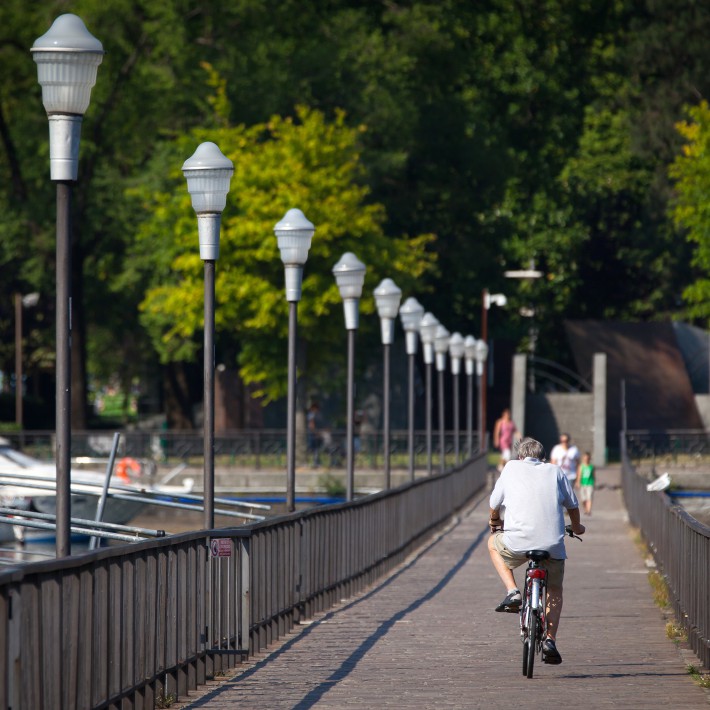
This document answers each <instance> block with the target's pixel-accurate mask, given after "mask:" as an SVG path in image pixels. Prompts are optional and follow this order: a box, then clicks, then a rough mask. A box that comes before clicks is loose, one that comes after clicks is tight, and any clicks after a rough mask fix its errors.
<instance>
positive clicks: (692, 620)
mask: <svg viewBox="0 0 710 710" xmlns="http://www.w3.org/2000/svg"><path fill="white" fill-rule="evenodd" d="M631 434H632V433H631V432H630V433H629V436H628V437H626V438H624V434H623V433H622V441H621V450H622V453H623V454H624V455H623V459H622V465H623V490H624V500H625V502H626V507H627V509H628V512H629V517H630V519H631V522H632V523H633V524H634V525H636V526H637V527H639V528H640V530H641V532H642V533H643V536H644V538H645V539H646V541H647V543H648V545H649V547H650V549H651V551H652V553H653V556H654V558H655V560H656V563H657V564H658V566H659V568H660V569H661V571H662V573H663V575H664V577H665V580H666V583H667V585H668V588H669V592H670V596H671V603H672V605H673V610H674V612H675V615H676V618H677V619H678V620H679V621H680V622H681V623H682V624H683V626H684V627H685V629H686V631H687V634H688V641H689V643H690V645H691V647H692V649H693V651H695V653H696V654H697V656H698V658H699V659H700V660H701V661H702V663H703V666H704V667H705V668H708V667H710V527H708V526H707V525H703V524H702V523H699V522H698V521H697V520H695V519H694V518H693V517H691V516H690V515H688V513H686V512H685V510H683V508H682V507H680V506H679V505H675V504H674V503H673V501H672V500H671V498H670V497H669V496H668V495H666V494H665V493H663V492H649V491H647V490H646V485H647V483H648V480H647V479H646V478H644V477H642V476H640V475H639V474H638V473H637V472H636V469H635V467H634V466H633V464H632V463H631V456H632V455H634V456H639V457H641V456H642V455H643V454H644V453H645V454H646V455H648V453H649V451H651V452H652V454H653V456H660V455H664V454H668V455H673V454H674V453H677V452H678V451H679V450H681V449H689V450H690V451H697V447H698V446H699V445H700V442H701V441H703V440H705V441H706V440H707V437H706V436H705V435H704V433H703V436H702V437H695V436H692V437H690V436H685V437H679V436H678V432H671V433H669V434H668V435H667V436H666V438H665V441H666V442H667V443H668V444H670V445H671V446H670V453H669V451H668V450H666V451H663V450H662V447H661V442H662V441H663V440H664V439H663V437H662V436H661V435H660V434H658V435H656V436H655V437H653V438H652V439H649V438H647V437H640V436H639V434H638V433H633V434H634V436H635V437H636V438H634V436H631ZM678 442H686V443H687V446H686V445H684V446H680V445H677V444H678ZM692 442H695V443H692ZM639 443H641V444H642V445H641V446H639Z"/></svg>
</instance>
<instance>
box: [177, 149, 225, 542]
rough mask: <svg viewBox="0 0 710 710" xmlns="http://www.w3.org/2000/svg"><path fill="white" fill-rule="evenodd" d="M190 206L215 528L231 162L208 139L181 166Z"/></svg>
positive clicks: (209, 515)
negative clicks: (222, 266) (223, 246)
mask: <svg viewBox="0 0 710 710" xmlns="http://www.w3.org/2000/svg"><path fill="white" fill-rule="evenodd" d="M182 172H183V175H184V176H185V178H186V180H187V189H188V192H189V193H190V196H191V197H192V206H193V208H194V210H195V212H196V214H197V229H198V235H199V242H200V258H201V259H202V260H203V262H204V272H205V277H204V280H205V283H204V290H205V296H204V318H205V327H204V331H205V332H204V356H203V375H204V376H203V383H204V399H203V407H204V416H203V432H204V485H203V489H204V493H203V496H204V499H203V505H204V528H205V529H206V530H211V529H212V528H214V364H215V347H214V334H215V327H214V315H215V262H216V261H217V258H218V257H219V232H220V224H221V220H222V211H223V210H224V208H225V206H226V204H227V193H228V192H229V182H230V180H231V177H232V173H233V172H234V165H233V164H232V161H231V160H229V158H227V157H225V156H224V155H223V154H222V151H221V150H220V149H219V148H218V147H217V146H216V145H215V144H214V143H211V142H206V143H201V144H200V145H199V146H198V147H197V150H196V151H195V152H194V154H193V155H192V157H190V158H188V159H187V160H186V161H185V163H184V164H183V166H182Z"/></svg>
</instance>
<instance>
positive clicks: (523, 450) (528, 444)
mask: <svg viewBox="0 0 710 710" xmlns="http://www.w3.org/2000/svg"><path fill="white" fill-rule="evenodd" d="M518 458H519V459H526V458H531V459H540V461H544V460H545V447H544V446H543V445H542V444H541V443H540V442H539V441H537V440H535V439H531V438H530V437H529V436H526V437H525V438H524V439H521V440H520V442H519V443H518Z"/></svg>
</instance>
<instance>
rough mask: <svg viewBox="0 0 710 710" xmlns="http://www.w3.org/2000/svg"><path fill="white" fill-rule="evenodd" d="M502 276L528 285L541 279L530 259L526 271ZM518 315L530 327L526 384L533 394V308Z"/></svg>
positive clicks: (535, 338) (519, 270)
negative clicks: (528, 321) (527, 321)
mask: <svg viewBox="0 0 710 710" xmlns="http://www.w3.org/2000/svg"><path fill="white" fill-rule="evenodd" d="M503 276H505V278H507V279H521V280H522V281H526V282H528V283H532V282H533V281H535V280H536V279H539V278H541V277H542V271H539V270H538V269H536V268H535V260H534V259H530V266H529V268H527V269H513V270H511V271H504V272H503ZM520 315H521V316H523V317H525V318H530V327H529V328H528V341H529V343H528V345H529V349H530V368H529V370H528V383H529V388H530V391H531V392H535V347H536V343H537V328H536V327H535V308H534V307H532V306H528V307H525V308H521V309H520Z"/></svg>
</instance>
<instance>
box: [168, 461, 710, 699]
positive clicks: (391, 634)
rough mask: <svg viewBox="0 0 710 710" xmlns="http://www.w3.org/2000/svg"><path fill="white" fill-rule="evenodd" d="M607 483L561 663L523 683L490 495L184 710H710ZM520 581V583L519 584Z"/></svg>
mask: <svg viewBox="0 0 710 710" xmlns="http://www.w3.org/2000/svg"><path fill="white" fill-rule="evenodd" d="M618 479H619V472H618V469H614V468H612V467H610V468H608V469H604V470H602V471H601V472H600V473H599V481H600V483H601V484H602V488H601V490H599V491H598V492H597V494H596V498H595V502H594V510H593V515H592V516H591V517H584V516H583V522H584V523H585V524H586V525H587V534H586V536H585V541H584V542H578V541H576V540H568V542H567V551H568V555H569V560H568V563H567V570H566V579H565V602H564V609H563V612H562V622H561V625H560V632H559V635H558V647H559V650H560V653H561V654H562V658H563V663H562V665H559V666H548V665H545V664H543V663H542V662H540V660H539V658H538V659H537V662H536V666H535V677H534V678H533V679H530V680H528V679H527V678H525V677H523V675H522V643H521V642H520V637H519V630H518V625H517V623H518V622H517V616H516V615H513V614H496V613H495V612H494V611H493V608H494V607H495V605H496V603H497V602H498V601H499V600H500V599H501V598H502V597H503V596H504V595H505V590H504V589H503V587H502V585H501V584H500V581H499V580H498V578H497V576H496V575H495V572H494V570H493V568H492V566H491V563H490V560H489V557H488V551H487V549H486V539H487V537H488V529H487V526H486V522H487V519H488V506H487V502H488V498H487V495H485V496H482V497H481V498H480V499H479V500H478V501H477V502H475V503H474V504H473V505H472V506H471V507H470V508H469V509H467V510H466V511H464V512H463V513H462V514H461V516H460V518H458V519H457V520H456V521H454V522H452V524H451V525H450V526H449V528H448V529H447V530H446V531H445V532H443V533H442V534H440V535H439V537H438V538H437V539H436V540H434V541H431V542H430V543H429V544H428V545H427V546H426V547H425V548H424V549H423V550H420V551H419V553H417V555H415V556H413V557H412V558H411V559H410V560H408V561H407V562H406V563H405V564H403V565H402V566H401V567H400V568H399V569H398V570H397V571H396V572H395V573H394V574H393V575H391V576H390V577H389V578H388V579H386V580H383V581H381V582H380V583H379V584H377V585H375V586H373V587H372V588H371V589H369V590H367V591H365V592H363V593H361V594H360V595H359V596H357V597H354V598H353V599H350V600H344V601H343V602H341V604H340V605H339V606H338V607H337V608H334V609H332V610H331V611H329V612H327V613H324V614H322V615H320V616H319V617H318V618H317V619H315V620H313V621H312V622H311V623H310V624H308V625H302V626H300V627H298V628H297V630H296V632H295V633H293V634H291V635H290V636H289V637H287V638H286V639H285V640H284V641H283V642H282V643H281V644H280V645H279V646H277V647H275V648H274V649H273V650H272V651H270V652H269V653H267V654H262V655H261V656H258V657H256V658H252V659H250V660H249V661H248V662H247V663H245V664H244V665H242V666H240V667H239V668H238V669H237V673H236V675H235V676H234V677H233V678H231V679H228V680H221V681H217V682H214V683H213V684H212V685H211V686H210V687H208V688H207V689H206V690H203V691H202V695H201V696H200V697H193V698H191V699H190V700H189V701H188V702H183V703H180V704H179V705H178V706H177V707H179V708H210V709H214V710H217V709H224V708H232V707H238V708H240V709H250V708H254V709H256V708H259V709H264V708H298V709H305V708H311V707H317V708H378V707H384V708H495V709H498V708H502V709H507V708H528V707H534V706H540V707H567V706H573V707H577V708H580V709H586V708H607V707H616V708H631V709H633V708H638V709H639V710H648V709H651V708H668V707H669V706H671V707H682V708H684V710H691V709H693V708H707V707H708V705H709V704H710V700H709V698H710V694H709V693H708V691H707V690H704V689H702V688H700V687H698V686H697V685H695V684H694V682H693V681H692V679H691V677H690V676H689V675H688V673H687V671H686V668H685V666H686V664H687V663H695V664H697V663H698V661H697V658H696V657H695V656H694V655H692V654H690V653H689V652H687V651H686V652H684V651H682V650H681V649H679V648H678V647H676V646H675V645H674V644H673V643H672V642H671V641H670V640H668V638H667V637H666V633H665V619H664V618H663V615H662V613H661V611H660V610H659V608H658V607H657V606H656V605H655V604H654V602H653V600H652V596H651V589H650V586H649V584H648V582H647V573H648V569H647V567H646V564H645V561H644V559H643V557H642V555H641V554H640V552H639V550H638V548H637V547H636V545H635V543H634V540H633V535H632V531H631V529H630V527H629V525H628V521H627V517H626V512H625V509H624V506H623V502H622V500H621V493H620V490H619V489H618V487H617V486H618V482H619V480H618ZM520 580H521V575H520V573H518V574H517V581H520Z"/></svg>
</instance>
